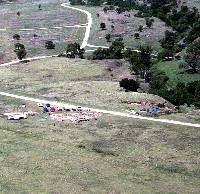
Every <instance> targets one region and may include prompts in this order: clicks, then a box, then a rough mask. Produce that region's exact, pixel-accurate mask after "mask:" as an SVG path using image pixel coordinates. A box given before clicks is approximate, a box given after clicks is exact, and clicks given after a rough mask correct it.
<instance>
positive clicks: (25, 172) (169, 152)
mask: <svg viewBox="0 0 200 194" xmlns="http://www.w3.org/2000/svg"><path fill="white" fill-rule="evenodd" d="M21 103H22V102H21ZM2 104H9V106H10V108H12V107H13V109H14V107H18V106H19V102H16V100H13V99H9V98H5V99H4V98H1V100H0V105H2ZM27 107H33V105H31V104H29V105H28V106H27ZM0 112H1V113H2V109H0ZM194 134H195V135H194ZM199 139H200V132H199V129H198V128H196V129H195V128H187V127H181V128H180V126H174V125H163V124H162V125H160V124H158V123H156V124H155V123H151V122H145V121H140V122H138V121H137V120H134V119H126V118H121V117H113V116H108V115H103V116H102V117H101V118H100V119H98V120H97V121H93V122H83V123H80V124H72V123H66V122H60V123H59V122H55V121H50V120H47V121H41V120H40V117H37V116H36V117H32V118H28V119H27V120H21V121H18V122H8V121H6V120H5V119H4V118H0V142H1V143H0V144H1V146H0V161H1V166H0V175H1V176H0V192H3V193H12V192H15V193H27V192H28V193H31V192H34V193H87V194H89V193H116V194H117V193H126V194H129V193H133V191H134V193H144V194H148V193H149V194H150V193H181V194H188V193H195V194H197V193H199V178H200V174H199V170H200V169H199V162H200V161H199V156H198V154H199V147H200V142H199Z"/></svg>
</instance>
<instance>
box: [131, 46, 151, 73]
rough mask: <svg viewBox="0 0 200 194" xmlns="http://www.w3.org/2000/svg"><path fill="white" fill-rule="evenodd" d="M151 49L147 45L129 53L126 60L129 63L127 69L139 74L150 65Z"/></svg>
mask: <svg viewBox="0 0 200 194" xmlns="http://www.w3.org/2000/svg"><path fill="white" fill-rule="evenodd" d="M151 53H152V49H151V47H149V46H146V47H142V46H141V47H140V49H139V52H132V53H129V57H128V61H129V63H130V67H129V69H130V70H131V71H134V72H135V73H136V74H139V73H140V72H142V71H147V70H149V69H150V67H151V65H152V61H151Z"/></svg>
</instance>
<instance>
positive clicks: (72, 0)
mask: <svg viewBox="0 0 200 194" xmlns="http://www.w3.org/2000/svg"><path fill="white" fill-rule="evenodd" d="M70 4H71V5H85V2H84V1H83V0H70Z"/></svg>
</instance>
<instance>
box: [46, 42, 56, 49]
mask: <svg viewBox="0 0 200 194" xmlns="http://www.w3.org/2000/svg"><path fill="white" fill-rule="evenodd" d="M45 48H46V49H55V44H54V43H53V42H52V41H51V40H48V41H46V42H45Z"/></svg>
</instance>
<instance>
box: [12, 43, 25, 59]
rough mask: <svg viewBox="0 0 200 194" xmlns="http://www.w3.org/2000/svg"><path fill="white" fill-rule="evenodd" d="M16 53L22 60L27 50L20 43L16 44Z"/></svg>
mask: <svg viewBox="0 0 200 194" xmlns="http://www.w3.org/2000/svg"><path fill="white" fill-rule="evenodd" d="M14 52H15V53H16V55H17V57H18V59H19V60H22V59H23V58H25V56H26V49H25V46H24V45H23V44H20V43H17V44H15V50H14Z"/></svg>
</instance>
